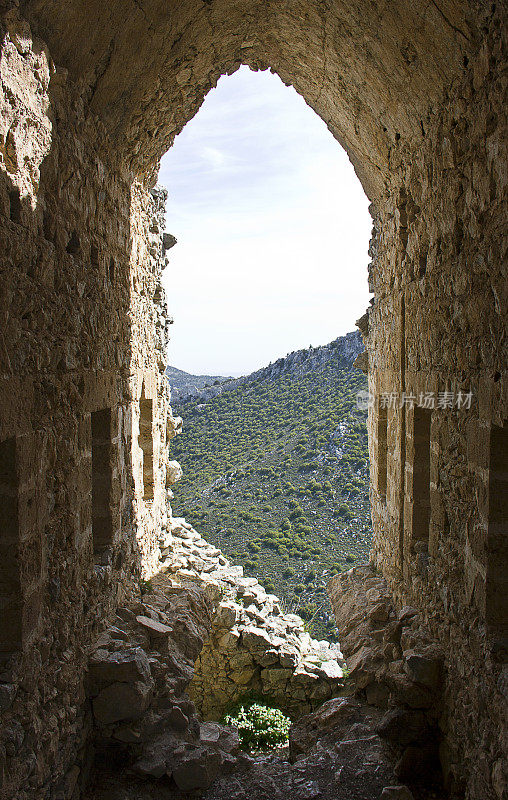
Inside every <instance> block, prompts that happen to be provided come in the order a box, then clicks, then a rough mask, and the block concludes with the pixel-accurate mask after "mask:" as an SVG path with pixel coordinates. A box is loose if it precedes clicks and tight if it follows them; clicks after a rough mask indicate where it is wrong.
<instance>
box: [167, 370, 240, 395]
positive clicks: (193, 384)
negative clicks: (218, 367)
mask: <svg viewBox="0 0 508 800" xmlns="http://www.w3.org/2000/svg"><path fill="white" fill-rule="evenodd" d="M166 375H167V378H168V381H169V384H170V386H171V397H172V399H173V402H175V401H179V400H182V399H184V398H185V397H187V396H188V395H192V394H195V393H196V390H199V389H201V387H203V386H210V385H213V384H214V383H218V382H221V383H222V381H227V380H230V379H229V378H225V377H224V376H223V375H191V374H190V373H189V372H184V371H183V369H177V368H176V367H166Z"/></svg>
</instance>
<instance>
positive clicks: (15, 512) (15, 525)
mask: <svg viewBox="0 0 508 800" xmlns="http://www.w3.org/2000/svg"><path fill="white" fill-rule="evenodd" d="M16 460H17V459H16V438H15V437H12V438H10V439H6V440H4V441H3V442H0V658H2V657H3V658H5V657H7V656H9V655H10V654H11V653H13V652H15V651H16V650H19V649H20V648H21V645H22V633H23V631H22V616H23V614H22V611H23V609H22V594H21V583H20V573H19V562H18V555H19V537H20V527H19V478H18V471H17V465H16Z"/></svg>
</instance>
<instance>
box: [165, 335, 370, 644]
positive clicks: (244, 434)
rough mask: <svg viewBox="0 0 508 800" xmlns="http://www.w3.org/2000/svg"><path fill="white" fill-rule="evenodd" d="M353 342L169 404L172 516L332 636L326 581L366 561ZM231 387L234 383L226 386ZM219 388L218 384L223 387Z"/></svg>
mask: <svg viewBox="0 0 508 800" xmlns="http://www.w3.org/2000/svg"><path fill="white" fill-rule="evenodd" d="M362 350H363V346H362V344H361V337H360V335H359V334H356V333H355V334H349V335H348V336H346V337H339V339H338V340H335V341H334V342H331V343H330V344H329V345H323V346H321V347H320V348H309V350H305V351H296V352H295V353H292V354H290V355H289V356H288V357H286V358H285V359H278V360H277V361H276V362H275V364H270V365H268V366H267V367H264V368H263V369H261V370H257V371H256V372H255V373H253V374H252V375H251V376H244V378H243V379H242V380H239V379H235V380H234V381H230V382H227V383H226V384H225V385H224V384H223V385H221V386H219V387H211V388H212V389H213V390H216V389H217V388H222V391H220V392H216V393H215V394H210V395H203V392H202V391H200V392H198V393H196V394H194V395H192V396H189V397H187V398H186V400H185V401H183V402H181V403H180V404H177V407H178V412H179V413H180V414H182V416H183V420H184V425H183V432H182V434H181V435H180V436H178V437H177V438H176V439H173V440H172V442H171V445H170V449H171V457H172V458H176V459H177V460H178V461H179V462H180V463H181V465H182V469H183V478H182V480H181V481H180V483H178V484H177V485H175V487H174V500H173V501H172V506H173V508H174V513H176V514H177V515H178V516H183V517H186V518H187V519H188V520H189V522H191V523H192V524H193V525H194V527H196V528H197V529H198V530H199V531H200V533H201V534H202V536H204V537H205V538H206V540H207V541H209V542H210V543H212V544H215V545H216V546H218V547H219V548H220V549H222V550H223V552H224V553H225V554H226V555H227V557H228V558H231V559H232V560H233V561H234V563H238V564H241V565H242V566H243V567H244V570H245V572H246V574H247V575H253V576H256V577H257V578H258V579H259V580H261V581H262V582H263V583H264V585H265V589H266V590H267V591H269V592H272V591H275V592H276V593H277V594H278V596H279V597H280V598H281V600H282V601H283V604H284V606H285V608H286V609H287V610H291V611H295V612H297V613H298V614H300V615H301V616H303V617H304V619H306V620H307V621H308V624H309V626H310V629H311V630H312V632H313V635H315V636H317V637H318V638H320V637H321V638H323V637H327V638H330V637H331V636H333V629H334V621H333V617H332V614H331V609H330V607H329V602H328V598H327V595H326V584H327V582H328V581H329V580H330V578H331V576H332V575H333V574H336V573H337V572H338V571H339V572H340V571H342V570H343V569H348V568H349V567H350V566H352V565H353V564H359V563H364V562H365V561H366V560H367V559H368V553H369V548H370V541H371V519H370V504H369V490H368V449H367V429H366V412H365V410H364V409H362V408H359V407H358V405H357V402H356V401H357V394H358V392H360V391H365V389H366V387H367V381H366V378H365V375H364V374H363V373H362V372H360V371H359V370H358V369H355V368H354V366H353V364H354V362H355V360H356V358H357V356H358V355H359V353H360V352H362ZM231 383H234V385H233V386H231ZM224 386H226V387H227V388H224Z"/></svg>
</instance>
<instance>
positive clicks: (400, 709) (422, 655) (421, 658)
mask: <svg viewBox="0 0 508 800" xmlns="http://www.w3.org/2000/svg"><path fill="white" fill-rule="evenodd" d="M328 589H329V594H330V598H331V601H332V605H333V609H334V612H335V615H336V620H337V627H338V630H339V635H340V637H341V645H342V647H343V649H344V653H345V655H346V657H347V664H348V667H349V681H350V684H351V686H352V687H353V689H354V695H355V697H356V698H358V699H359V700H360V701H362V702H363V703H367V704H368V705H369V706H373V707H376V708H379V709H384V711H385V713H384V716H383V717H382V718H381V719H380V720H379V721H378V724H377V726H376V731H377V733H378V734H379V736H381V737H382V738H383V739H384V740H386V741H387V742H389V743H390V745H391V747H392V751H393V754H394V755H395V756H396V758H397V763H396V765H395V770H394V772H395V775H396V776H397V777H398V778H399V779H400V780H402V781H411V782H414V781H419V780H426V781H427V782H429V781H430V782H432V780H433V779H434V780H435V781H437V782H439V780H440V778H441V768H440V764H439V745H440V742H441V738H442V737H441V732H440V730H439V722H440V717H441V714H442V708H443V687H444V679H445V674H444V658H443V652H442V650H441V648H440V647H439V646H438V645H437V644H436V643H435V642H434V641H432V640H431V639H430V637H429V634H428V631H427V630H426V626H425V624H424V621H423V620H422V617H421V614H419V612H418V610H417V609H415V608H410V607H407V606H406V607H403V608H401V609H399V610H397V608H396V607H395V605H394V602H393V598H392V595H391V594H390V591H389V588H388V585H387V583H386V581H385V580H384V578H382V577H381V576H380V575H378V574H376V572H375V570H374V569H373V567H371V566H364V567H355V568H353V569H351V570H349V571H348V572H345V573H342V574H341V575H337V576H335V577H334V578H332V580H331V581H330V584H329V587H328Z"/></svg>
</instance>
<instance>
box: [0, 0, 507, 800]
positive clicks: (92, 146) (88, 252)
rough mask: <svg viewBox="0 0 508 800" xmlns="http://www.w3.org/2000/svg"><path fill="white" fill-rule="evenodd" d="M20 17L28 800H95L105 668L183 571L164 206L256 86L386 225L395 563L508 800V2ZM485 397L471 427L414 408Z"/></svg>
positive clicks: (16, 512) (4, 592)
mask: <svg viewBox="0 0 508 800" xmlns="http://www.w3.org/2000/svg"><path fill="white" fill-rule="evenodd" d="M0 13H1V26H2V44H1V53H0V91H1V95H0V184H1V185H0V215H1V226H0V238H1V244H2V248H1V253H2V255H1V262H0V409H1V414H0V493H1V497H0V509H1V510H0V521H1V534H0V565H1V566H0V570H1V572H0V589H1V591H0V609H1V616H0V713H1V730H0V780H1V784H0V785H1V790H0V791H1V796H2V798H5V800H11V799H12V798H16V800H28V799H29V798H30V799H32V798H38V799H39V798H44V799H45V800H46V798H49V799H51V800H56V798H61V797H65V798H66V800H67V797H72V798H77V797H78V796H79V793H80V791H81V787H82V786H83V785H84V784H85V782H86V780H87V775H88V771H89V765H90V745H91V732H90V731H91V726H90V714H91V713H92V711H91V706H90V700H89V699H87V696H86V691H85V677H86V671H87V665H88V661H89V655H90V651H91V648H92V647H93V645H94V643H95V642H96V641H97V639H98V638H99V637H100V635H101V634H102V632H103V630H104V629H105V628H107V627H108V626H109V624H110V623H111V622H112V620H113V619H114V615H115V612H116V610H117V609H118V608H119V607H120V606H121V605H122V603H123V602H124V599H125V598H126V597H128V596H129V592H130V591H131V588H132V586H133V584H136V583H137V581H138V580H139V579H146V578H149V577H150V576H151V575H152V574H153V573H154V572H155V571H156V569H157V568H158V563H159V555H160V545H159V540H160V538H161V531H162V530H163V529H164V526H165V525H166V524H167V521H168V518H169V519H171V511H170V507H169V505H168V502H167V481H168V482H170V481H171V480H172V479H173V477H174V470H175V467H174V465H173V466H172V467H169V468H168V457H167V443H168V440H169V439H170V437H171V436H172V435H174V433H175V432H176V430H177V428H178V425H179V422H178V421H177V420H175V419H174V418H173V416H172V415H171V412H170V410H169V397H168V390H167V384H166V381H165V378H164V368H165V345H166V340H167V324H168V318H167V313H166V303H165V298H164V294H163V291H162V289H161V285H160V275H161V271H162V269H163V268H164V267H165V264H166V260H165V254H164V247H165V246H168V245H169V244H170V243H171V240H170V238H169V237H166V238H164V236H163V234H164V229H163V200H164V198H163V196H162V195H161V193H160V192H159V191H158V190H155V189H154V188H153V186H154V180H155V175H156V174H157V168H158V163H159V159H160V157H161V155H162V154H163V153H164V152H165V150H167V148H168V147H169V146H170V145H171V143H172V141H173V139H174V137H175V135H176V134H177V133H178V132H179V131H180V130H181V129H182V127H183V126H184V125H185V123H186V122H187V121H188V120H189V119H191V117H192V116H193V115H194V114H195V113H196V112H197V110H198V109H199V106H200V104H201V102H202V100H203V98H204V96H205V94H206V92H207V91H208V90H209V89H210V88H211V87H212V86H214V85H215V83H216V81H217V80H218V78H219V77H220V76H221V75H223V74H226V73H231V72H233V71H234V70H236V69H237V68H238V67H239V66H240V64H247V65H249V66H250V67H251V68H253V69H265V68H271V69H273V70H274V71H276V72H277V73H278V74H279V75H280V77H281V78H282V80H283V81H285V82H286V83H288V84H292V85H293V86H294V87H295V88H296V90H297V91H299V92H300V93H301V94H302V95H303V97H304V98H305V99H306V101H307V102H308V104H309V105H310V106H311V107H312V108H313V109H314V110H315V111H316V113H317V114H319V116H320V117H321V118H322V119H323V120H324V122H325V123H326V124H327V125H328V127H329V129H330V131H331V132H332V133H333V135H334V136H335V137H336V138H337V140H338V141H339V142H340V143H341V144H342V145H343V146H344V147H345V148H346V150H347V152H348V153H349V156H350V158H351V160H352V162H353V164H354V166H355V169H356V171H357V174H358V176H359V178H360V180H361V181H362V184H363V186H364V189H365V191H366V193H367V195H368V196H369V198H370V200H371V203H372V205H371V211H372V216H373V221H374V231H373V238H372V242H371V258H372V263H371V265H370V284H371V289H372V291H373V293H374V299H373V301H372V303H371V305H370V307H369V309H368V312H367V314H366V315H365V316H364V317H363V318H362V319H361V321H360V325H361V329H362V332H363V334H364V337H365V343H366V347H367V352H368V371H369V383H370V387H371V393H372V397H373V398H374V399H373V405H372V407H371V408H370V409H369V435H370V453H371V477H372V490H371V496H372V507H373V517H374V544H373V552H372V561H373V564H374V565H375V566H376V568H377V569H378V570H379V572H380V573H382V575H383V576H384V578H385V579H386V581H387V583H388V586H389V587H390V590H391V592H392V593H393V597H394V600H395V603H396V605H397V608H398V609H399V610H400V609H401V608H402V607H403V606H404V605H409V606H412V607H414V608H416V609H417V610H418V612H419V614H420V616H421V620H422V624H424V625H425V626H426V629H427V634H428V636H429V637H430V639H431V640H434V641H437V642H439V645H440V647H441V648H442V651H443V662H442V679H443V687H442V692H441V694H440V701H439V702H440V706H439V709H436V710H437V711H438V712H439V713H438V729H439V731H440V745H439V756H440V760H441V764H442V769H443V772H444V776H445V781H446V786H447V788H448V790H449V792H450V793H451V794H452V795H454V796H455V797H467V798H468V799H469V800H502V798H506V751H507V732H506V699H507V692H508V689H507V686H508V675H507V664H506V660H507V645H506V641H507V639H506V637H507V627H508V616H507V613H508V603H507V564H508V544H507V542H508V539H507V524H508V520H507V518H508V507H507V499H506V498H507V497H508V491H507V483H508V477H507V473H508V465H507V453H508V446H507V423H506V420H507V417H508V388H507V387H508V383H507V373H506V342H507V337H506V319H507V287H508V281H507V276H506V228H505V225H504V224H503V223H504V222H505V215H506V186H507V164H508V159H507V157H506V155H507V154H506V116H505V113H504V112H505V104H506V31H507V28H508V26H507V25H506V5H505V3H503V2H501V1H500V0H498V1H496V0H493V2H490V3H486V2H481V1H480V0H464V2H461V3H458V2H456V0H439V2H438V1H436V2H434V0H431V2H426V3H415V2H412V1H411V0H392V2H390V3H383V2H380V1H379V2H378V1H377V0H375V1H374V2H371V1H370V0H369V1H367V0H351V2H348V3H344V2H337V0H322V2H319V3H311V2H309V0H293V2H291V3H285V2H281V0H263V2H260V1H259V0H244V2H226V0H211V2H202V0H182V2H180V3H178V4H175V3H167V2H162V0H127V1H126V0H121V1H120V0H111V2H109V3H99V2H97V0H88V2H86V3H84V2H83V3H72V2H68V0H1V2H0ZM338 260H339V259H338ZM338 270H339V266H338ZM339 276H340V273H339ZM360 313H361V310H360V311H359V316H360ZM459 392H463V393H472V403H471V406H470V407H469V408H458V407H457V406H456V404H455V402H454V401H453V400H452V402H451V403H449V402H448V401H445V402H443V403H442V404H438V403H436V405H435V407H433V408H432V407H431V406H429V405H428V404H427V405H418V403H417V402H414V401H413V402H404V400H408V399H409V398H411V397H414V398H419V396H420V394H421V395H422V396H426V395H427V394H435V396H436V397H437V396H439V395H441V396H442V397H450V396H451V397H452V398H455V397H457V396H458V393H459ZM383 394H386V395H392V394H393V395H394V396H395V398H396V399H395V401H394V402H393V403H392V404H391V405H389V406H388V407H385V406H384V405H383V404H382V403H381V401H380V398H381V397H382V396H383ZM211 435H213V431H212V432H211ZM338 612H339V613H340V609H338ZM394 613H395V612H394ZM395 644H396V646H397V647H399V646H400V644H397V643H395Z"/></svg>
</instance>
